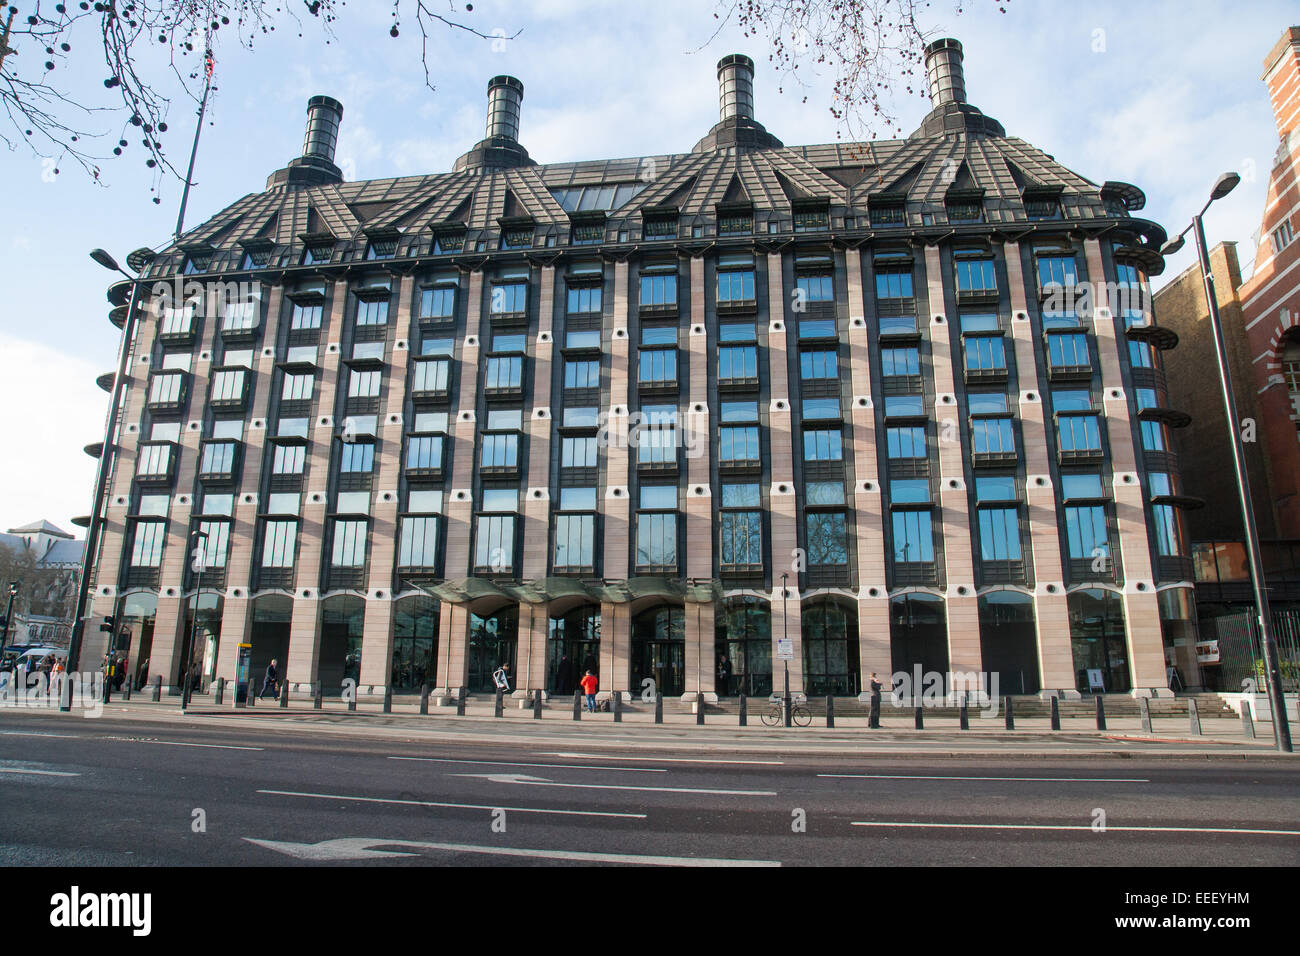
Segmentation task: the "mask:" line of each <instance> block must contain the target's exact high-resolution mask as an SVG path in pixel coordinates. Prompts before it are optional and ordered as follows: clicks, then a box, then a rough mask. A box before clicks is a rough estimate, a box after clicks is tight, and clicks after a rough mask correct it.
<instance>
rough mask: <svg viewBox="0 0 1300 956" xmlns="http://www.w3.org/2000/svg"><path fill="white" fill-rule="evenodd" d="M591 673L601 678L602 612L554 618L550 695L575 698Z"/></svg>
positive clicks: (585, 609)
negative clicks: (573, 696) (574, 694)
mask: <svg viewBox="0 0 1300 956" xmlns="http://www.w3.org/2000/svg"><path fill="white" fill-rule="evenodd" d="M587 671H591V672H592V673H593V674H595V675H596V677H597V678H599V677H600V611H599V610H598V609H596V608H590V607H583V608H578V609H576V610H574V611H571V612H569V613H568V614H566V615H565V616H564V617H560V618H551V621H550V634H549V636H548V640H547V642H546V690H547V693H550V694H553V695H555V696H557V697H567V696H571V695H572V694H573V693H574V692H575V691H577V689H578V686H579V685H578V682H579V681H581V680H582V678H583V675H585V674H586V673H587ZM601 686H602V688H603V686H604V685H601ZM610 689H612V688H610Z"/></svg>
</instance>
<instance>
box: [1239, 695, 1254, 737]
mask: <svg viewBox="0 0 1300 956" xmlns="http://www.w3.org/2000/svg"><path fill="white" fill-rule="evenodd" d="M1241 732H1242V733H1243V734H1245V735H1246V737H1247V738H1248V739H1250V740H1254V739H1255V721H1254V720H1253V719H1252V718H1251V716H1250V705H1249V704H1247V703H1246V702H1245V701H1244V700H1243V701H1242V702H1241Z"/></svg>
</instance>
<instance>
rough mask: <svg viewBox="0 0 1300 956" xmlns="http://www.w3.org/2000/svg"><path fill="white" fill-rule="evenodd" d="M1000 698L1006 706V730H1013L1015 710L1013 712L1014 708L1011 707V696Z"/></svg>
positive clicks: (1014, 727) (1014, 726)
mask: <svg viewBox="0 0 1300 956" xmlns="http://www.w3.org/2000/svg"><path fill="white" fill-rule="evenodd" d="M1002 700H1003V702H1004V704H1005V706H1006V708H1007V730H1015V729H1016V712H1015V710H1014V709H1012V706H1011V697H1010V696H1007V697H1004V698H1002Z"/></svg>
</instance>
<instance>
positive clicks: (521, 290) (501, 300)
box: [492, 282, 528, 315]
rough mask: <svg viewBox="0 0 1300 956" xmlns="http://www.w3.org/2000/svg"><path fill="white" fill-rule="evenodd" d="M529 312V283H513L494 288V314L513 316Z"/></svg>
mask: <svg viewBox="0 0 1300 956" xmlns="http://www.w3.org/2000/svg"><path fill="white" fill-rule="evenodd" d="M526 311H528V283H526V282H512V283H510V284H508V285H496V286H493V287H492V314H493V315H513V314H515V313H518V312H526Z"/></svg>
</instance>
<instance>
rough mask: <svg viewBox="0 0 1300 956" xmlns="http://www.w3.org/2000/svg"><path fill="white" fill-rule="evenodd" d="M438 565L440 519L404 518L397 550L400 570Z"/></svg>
mask: <svg viewBox="0 0 1300 956" xmlns="http://www.w3.org/2000/svg"><path fill="white" fill-rule="evenodd" d="M437 564H438V519H437V518H411V517H407V518H403V519H402V535H401V542H400V544H399V545H398V549H397V566H398V567H399V568H433V567H436V566H437Z"/></svg>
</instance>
